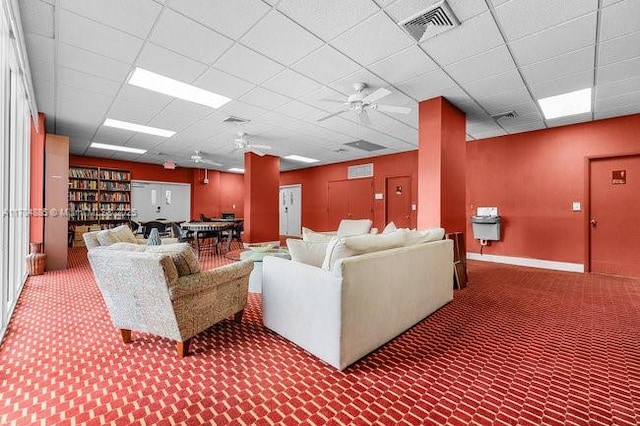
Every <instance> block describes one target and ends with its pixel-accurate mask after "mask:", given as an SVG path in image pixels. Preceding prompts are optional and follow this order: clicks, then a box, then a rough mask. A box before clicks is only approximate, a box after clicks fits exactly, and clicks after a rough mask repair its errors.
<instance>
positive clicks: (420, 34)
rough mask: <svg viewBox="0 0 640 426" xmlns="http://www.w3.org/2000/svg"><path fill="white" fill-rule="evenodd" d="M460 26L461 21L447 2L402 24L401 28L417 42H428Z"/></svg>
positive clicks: (411, 17) (436, 5)
mask: <svg viewBox="0 0 640 426" xmlns="http://www.w3.org/2000/svg"><path fill="white" fill-rule="evenodd" d="M458 25H460V21H458V18H456V16H455V15H454V14H453V12H452V11H451V8H450V7H449V5H448V4H447V2H446V1H445V0H442V1H439V2H437V3H436V4H434V5H433V6H431V7H430V8H428V9H426V10H423V11H422V12H420V13H417V14H415V15H413V16H410V17H409V18H407V19H405V20H404V21H402V22H400V26H401V27H402V28H404V29H405V31H406V32H407V33H409V35H410V36H411V37H413V38H414V39H415V40H416V41H417V42H420V41H424V40H427V39H429V38H431V37H434V36H436V35H438V34H440V33H442V32H445V31H447V30H450V29H452V28H454V27H457V26H458Z"/></svg>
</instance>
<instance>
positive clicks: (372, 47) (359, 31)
mask: <svg viewBox="0 0 640 426" xmlns="http://www.w3.org/2000/svg"><path fill="white" fill-rule="evenodd" d="M413 43H414V42H413V41H412V39H411V38H410V37H409V36H408V35H407V34H405V32H404V31H402V30H401V29H400V28H399V27H398V26H397V25H396V24H395V23H394V22H393V21H392V20H391V19H389V18H388V17H387V15H385V14H384V13H378V14H376V15H374V16H373V17H371V18H369V19H367V20H366V21H364V22H362V23H361V24H358V25H357V26H356V27H354V28H352V29H350V30H349V31H347V32H346V33H344V34H342V35H341V36H339V37H338V38H336V39H334V40H333V41H332V43H331V44H332V45H333V46H335V47H336V48H338V49H339V50H341V51H342V52H343V53H345V54H346V55H347V56H349V57H350V58H352V59H353V60H355V61H356V62H358V63H359V64H361V65H369V64H372V63H374V62H377V61H379V60H381V59H384V58H386V57H387V56H389V55H392V54H394V53H396V52H398V51H400V50H402V49H405V48H407V47H409V46H411V45H412V44H413Z"/></svg>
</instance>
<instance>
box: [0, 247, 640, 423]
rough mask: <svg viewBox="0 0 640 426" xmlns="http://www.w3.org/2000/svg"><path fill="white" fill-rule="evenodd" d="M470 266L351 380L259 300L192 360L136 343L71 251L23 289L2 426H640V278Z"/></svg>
mask: <svg viewBox="0 0 640 426" xmlns="http://www.w3.org/2000/svg"><path fill="white" fill-rule="evenodd" d="M222 262H226V260H224V258H217V257H213V256H209V257H207V258H206V259H205V261H204V263H205V265H208V266H211V265H214V264H218V263H222ZM469 267H470V280H471V281H470V284H469V286H468V287H467V288H466V289H464V290H460V291H456V292H455V296H454V301H453V303H451V304H449V305H447V306H446V307H444V308H442V309H441V310H439V311H438V312H436V313H435V314H433V315H432V316H431V317H429V318H428V319H426V320H425V321H422V322H421V323H420V324H418V325H417V326H415V327H414V328H412V329H411V330H409V331H408V332H406V333H404V334H403V335H401V336H400V337H398V338H396V339H395V340H393V341H392V342H391V343H389V344H387V345H385V346H384V347H382V348H381V349H379V350H378V351H376V352H374V353H372V354H370V355H369V356H368V357H366V358H364V359H362V360H360V361H359V362H357V363H355V364H354V365H352V366H351V367H349V368H348V369H347V370H345V371H344V372H338V371H336V370H334V369H333V368H330V367H328V366H327V365H326V364H324V363H323V362H321V361H319V360H317V359H315V358H314V357H312V356H310V355H308V354H307V353H306V352H305V351H304V350H302V349H299V348H298V347H296V346H294V345H293V344H291V343H289V342H288V341H286V340H284V339H282V338H280V337H279V336H277V335H275V334H273V333H271V332H269V331H267V330H266V329H264V328H263V326H262V324H261V311H260V306H261V304H260V296H259V295H254V294H252V295H251V296H250V301H249V306H248V309H247V311H246V312H245V318H244V320H243V323H242V324H235V323H233V322H232V321H223V322H222V323H220V324H218V325H216V326H214V327H212V328H211V329H209V330H207V331H206V332H204V333H202V334H201V335H199V336H197V337H196V338H195V339H194V342H193V344H192V349H193V351H194V353H193V355H192V356H190V357H187V358H185V359H182V360H180V359H178V358H177V357H176V353H175V347H174V344H173V342H170V341H168V340H166V339H162V338H156V337H154V336H150V335H144V334H141V333H135V332H134V333H133V337H134V342H133V343H132V344H129V345H124V344H123V343H122V342H121V340H120V336H119V334H118V333H117V332H116V330H114V329H113V327H112V325H111V323H110V320H109V317H108V315H107V312H106V309H105V307H104V304H103V302H102V300H101V296H100V294H99V292H98V290H97V287H96V286H95V283H94V281H93V278H92V274H91V271H90V269H89V267H88V264H87V261H86V252H85V251H84V249H82V248H80V249H73V250H72V251H71V254H70V269H68V270H67V271H63V272H50V273H46V274H45V275H43V276H37V277H31V278H30V279H29V281H28V282H27V284H26V287H25V289H24V291H23V293H22V296H21V299H20V301H19V304H18V307H17V308H16V311H15V314H14V318H13V320H12V323H11V325H10V329H9V331H8V334H7V336H6V338H5V340H4V342H3V344H2V347H1V348H0V368H1V369H0V424H17V425H32V424H42V425H51V424H67V425H72V424H94V425H102V424H109V423H111V424H116V425H129V424H140V425H143V424H167V425H168V424H193V425H196V424H216V425H224V424H239V425H254V424H255V425H262V424H264V425H269V424H278V425H281V424H283V425H294V424H295V425H297V424H306V425H321V424H335V425H347V424H348V425H369V424H377V425H397V424H405V425H418V424H450V425H467V424H480V425H485V424H486V425H489V424H499V425H516V424H517V425H538V424H550V425H554V424H569V425H587V424H590V425H600V424H602V425H613V424H615V425H637V424H640V327H639V326H638V321H639V320H638V319H639V318H640V280H637V279H635V280H634V279H629V278H616V277H604V276H598V275H583V274H574V273H562V272H550V271H544V270H536V269H528V268H521V267H512V266H503V265H497V264H489V263H481V262H471V263H470V265H469ZM391 308H397V309H402V307H390V309H391Z"/></svg>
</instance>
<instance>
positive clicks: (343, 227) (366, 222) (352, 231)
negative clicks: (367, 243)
mask: <svg viewBox="0 0 640 426" xmlns="http://www.w3.org/2000/svg"><path fill="white" fill-rule="evenodd" d="M372 224H373V222H372V221H371V219H342V220H341V221H340V226H338V232H337V234H336V235H337V236H338V237H349V236H351V235H362V234H368V233H369V231H371V225H372Z"/></svg>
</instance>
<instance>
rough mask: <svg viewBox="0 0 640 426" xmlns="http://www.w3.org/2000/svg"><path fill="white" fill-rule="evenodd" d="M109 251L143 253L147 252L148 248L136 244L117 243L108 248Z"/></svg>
mask: <svg viewBox="0 0 640 426" xmlns="http://www.w3.org/2000/svg"><path fill="white" fill-rule="evenodd" d="M105 249H107V250H120V251H135V252H143V251H145V250H147V247H146V246H144V245H141V244H134V243H122V242H120V243H115V244H111V245H110V246H106V247H105Z"/></svg>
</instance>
